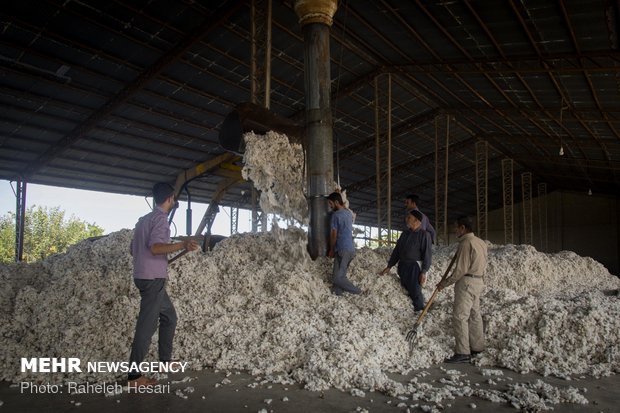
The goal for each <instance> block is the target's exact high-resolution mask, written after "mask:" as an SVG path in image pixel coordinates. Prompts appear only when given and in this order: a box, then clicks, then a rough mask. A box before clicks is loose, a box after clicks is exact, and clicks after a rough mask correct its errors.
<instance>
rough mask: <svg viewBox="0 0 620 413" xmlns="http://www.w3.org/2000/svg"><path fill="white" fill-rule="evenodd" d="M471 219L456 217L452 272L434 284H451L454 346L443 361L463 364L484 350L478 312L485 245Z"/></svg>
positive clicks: (482, 283) (485, 258)
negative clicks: (454, 256)
mask: <svg viewBox="0 0 620 413" xmlns="http://www.w3.org/2000/svg"><path fill="white" fill-rule="evenodd" d="M472 227H473V224H472V220H471V218H469V217H460V218H459V219H457V221H456V226H455V232H456V236H457V237H458V240H459V246H458V249H457V251H456V266H455V268H454V271H453V272H452V275H451V276H449V277H447V278H446V279H444V280H442V281H440V282H439V283H438V284H437V290H438V291H441V290H443V289H444V288H446V287H448V286H450V285H452V284H454V307H453V311H452V326H453V328H454V338H455V341H456V348H455V352H454V355H453V356H452V357H449V358H447V359H445V360H444V361H445V362H446V363H465V362H469V361H470V360H471V356H475V355H477V354H479V353H480V352H482V351H484V347H485V344H484V332H483V330H482V315H481V313H480V295H482V290H483V289H484V281H483V279H484V278H483V277H484V273H485V271H486V268H487V244H486V242H484V241H483V240H481V239H480V238H478V237H476V236H475V235H474V233H473V229H472Z"/></svg>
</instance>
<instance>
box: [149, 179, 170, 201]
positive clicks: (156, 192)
mask: <svg viewBox="0 0 620 413" xmlns="http://www.w3.org/2000/svg"><path fill="white" fill-rule="evenodd" d="M171 195H174V188H173V187H172V185H170V184H167V183H165V182H158V183H156V184H155V185H153V199H154V200H155V205H161V204H163V203H164V201H165V200H166V199H168V197H170V196H171Z"/></svg>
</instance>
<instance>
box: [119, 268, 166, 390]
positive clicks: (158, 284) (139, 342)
mask: <svg viewBox="0 0 620 413" xmlns="http://www.w3.org/2000/svg"><path fill="white" fill-rule="evenodd" d="M134 283H135V284H136V287H138V289H139V290H140V297H141V300H140V314H138V321H137V322H136V333H135V335H134V338H133V344H132V345H131V355H130V356H129V362H130V363H131V362H136V363H141V362H142V361H144V358H145V357H146V355H147V353H148V351H149V346H150V345H151V339H152V338H153V334H155V330H157V326H158V324H159V340H158V344H159V360H160V361H170V360H171V359H172V340H173V339H174V331H175V329H176V326H177V313H176V311H175V309H174V306H173V305H172V301H170V297H168V293H167V292H166V279H165V278H156V279H154V280H141V279H134ZM138 377H140V374H138V373H130V374H129V380H133V379H136V378H138Z"/></svg>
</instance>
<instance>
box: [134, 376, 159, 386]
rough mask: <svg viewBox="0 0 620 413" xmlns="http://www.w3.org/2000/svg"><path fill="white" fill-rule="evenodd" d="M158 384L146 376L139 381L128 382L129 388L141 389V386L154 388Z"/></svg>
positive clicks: (139, 378) (138, 379)
mask: <svg viewBox="0 0 620 413" xmlns="http://www.w3.org/2000/svg"><path fill="white" fill-rule="evenodd" d="M156 384H157V380H155V379H151V378H148V377H146V376H140V377H138V378H137V379H133V380H127V386H130V387H139V386H147V387H148V386H154V385H156Z"/></svg>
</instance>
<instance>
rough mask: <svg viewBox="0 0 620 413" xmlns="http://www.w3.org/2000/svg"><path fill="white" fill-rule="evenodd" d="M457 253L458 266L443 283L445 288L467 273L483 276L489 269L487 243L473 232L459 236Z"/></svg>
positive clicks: (456, 263)
mask: <svg viewBox="0 0 620 413" xmlns="http://www.w3.org/2000/svg"><path fill="white" fill-rule="evenodd" d="M456 254H457V256H456V262H455V265H456V266H455V267H454V271H452V275H451V276H450V277H448V278H447V279H446V280H444V281H443V282H442V283H441V285H442V286H443V287H444V288H445V287H448V286H450V285H452V284H454V283H455V282H457V281H458V280H460V279H461V278H463V277H464V276H465V274H470V275H475V276H480V277H481V276H483V275H484V273H485V271H486V269H487V243H486V242H484V241H483V240H481V239H480V238H478V237H477V236H475V235H474V233H473V232H468V233H467V234H463V235H462V236H461V237H459V247H458V249H457V250H456Z"/></svg>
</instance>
